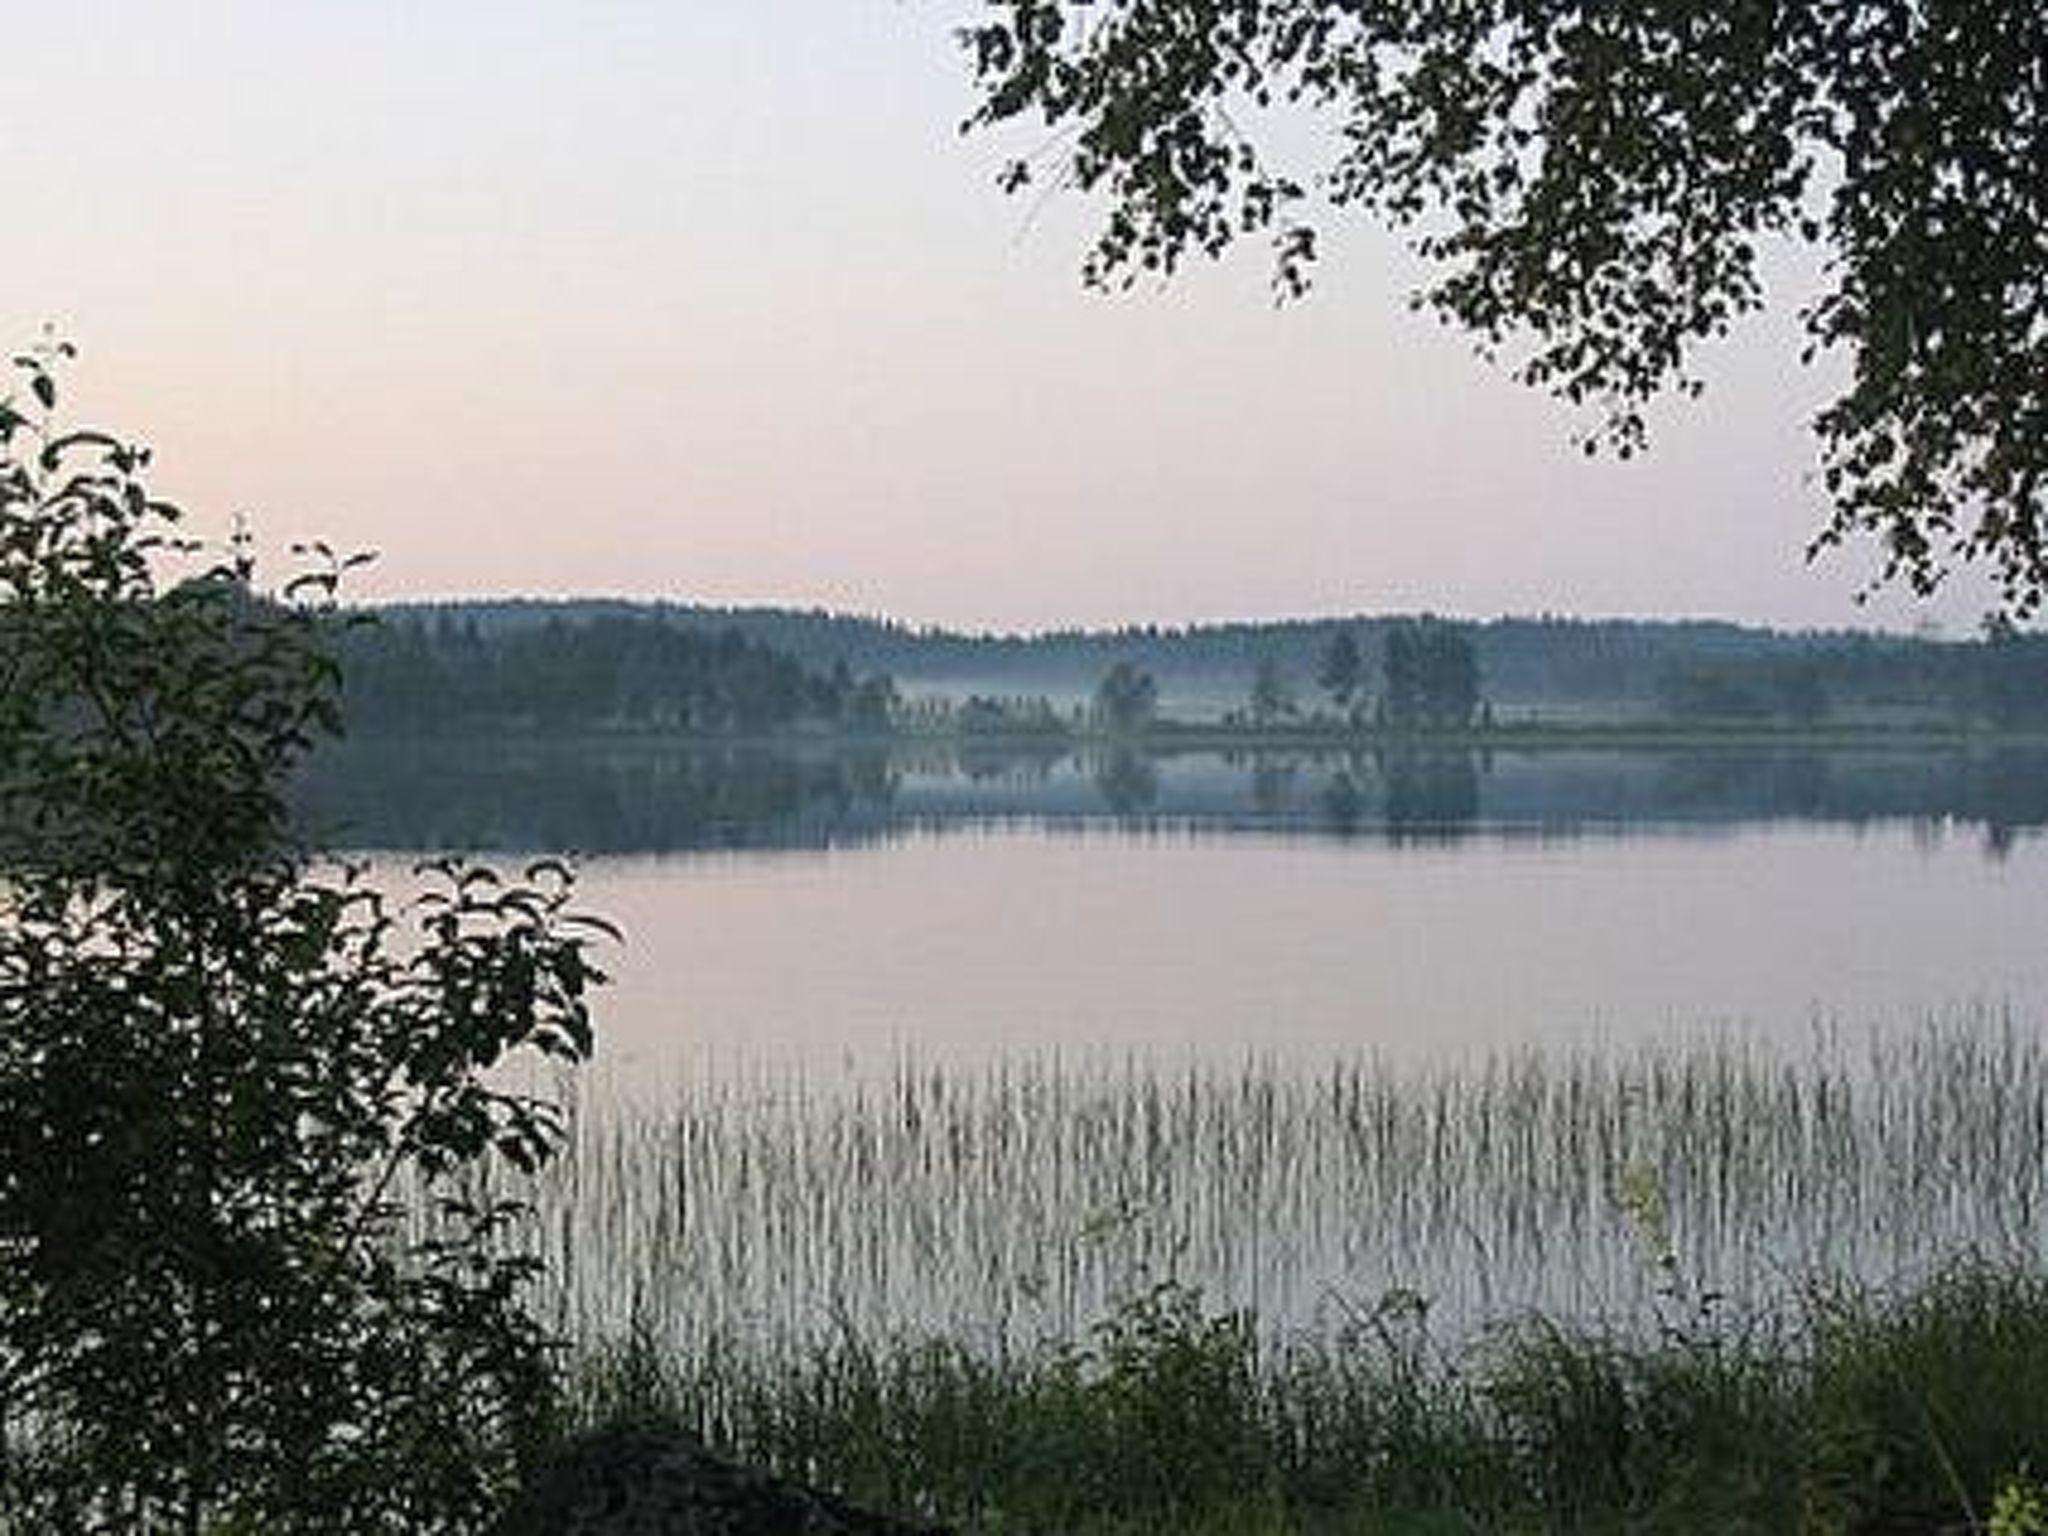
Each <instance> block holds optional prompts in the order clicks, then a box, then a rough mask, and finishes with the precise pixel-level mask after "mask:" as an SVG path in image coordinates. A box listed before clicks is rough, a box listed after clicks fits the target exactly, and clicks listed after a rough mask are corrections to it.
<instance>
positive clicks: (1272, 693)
mask: <svg viewBox="0 0 2048 1536" xmlns="http://www.w3.org/2000/svg"><path fill="white" fill-rule="evenodd" d="M1294 707H1295V706H1294V690H1293V689H1292V688H1290V687H1288V686H1287V678H1286V676H1285V674H1283V673H1282V672H1281V670H1280V663H1279V662H1277V661H1275V660H1274V659H1273V658H1272V657H1270V656H1261V657H1260V658H1259V664H1258V666H1257V667H1255V668H1254V669H1253V671H1252V693H1251V709H1252V724H1254V725H1257V726H1262V727H1263V726H1270V725H1276V724H1278V723H1279V722H1280V721H1282V720H1284V719H1286V718H1287V717H1288V716H1289V715H1291V714H1293V713H1294Z"/></svg>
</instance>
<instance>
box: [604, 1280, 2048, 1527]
mask: <svg viewBox="0 0 2048 1536" xmlns="http://www.w3.org/2000/svg"><path fill="white" fill-rule="evenodd" d="M1418 1323H1419V1318H1418V1315H1417V1314H1415V1313H1414V1312H1413V1311H1412V1309H1409V1308H1407V1307H1405V1306H1396V1307H1394V1308H1392V1309H1391V1310H1390V1311H1389V1312H1387V1313H1384V1314H1382V1315H1377V1316H1372V1317H1367V1318H1363V1319H1360V1320H1359V1326H1357V1327H1356V1328H1354V1329H1352V1330H1350V1331H1348V1332H1344V1333H1340V1334H1338V1335H1335V1336H1327V1337H1321V1338H1316V1339H1309V1338H1296V1339H1292V1340H1289V1341H1285V1342H1273V1341H1271V1340H1270V1339H1269V1338H1268V1337H1267V1336H1266V1335H1265V1334H1263V1333H1262V1331H1261V1330H1260V1329H1259V1328H1257V1327H1256V1326H1255V1325H1254V1324H1253V1323H1252V1321H1251V1320H1250V1319H1249V1318H1248V1317H1246V1316H1245V1315H1244V1314H1241V1313H1233V1312H1227V1311H1215V1310H1211V1309H1208V1308H1206V1307H1205V1306H1204V1305H1203V1304H1202V1301H1201V1298H1200V1296H1199V1294H1198V1293H1196V1292H1194V1291H1192V1290H1190V1289H1188V1288H1186V1287H1184V1286H1180V1285H1178V1284H1176V1283H1174V1282H1161V1283H1158V1284H1155V1285H1154V1286H1152V1287H1150V1288H1148V1289H1146V1290H1144V1291H1142V1292H1139V1293H1137V1294H1135V1295H1134V1296H1132V1297H1130V1298H1127V1299H1126V1300H1125V1301H1124V1303H1123V1304H1121V1305H1120V1306H1119V1307H1118V1308H1116V1309H1115V1310H1113V1311H1112V1312H1111V1313H1110V1314H1108V1315H1107V1316H1106V1317H1105V1318H1104V1319H1103V1320H1102V1321H1101V1322H1099V1323H1098V1324H1097V1325H1096V1326H1095V1327H1094V1328H1093V1329H1091V1330H1090V1331H1089V1333H1088V1335H1087V1336H1086V1338H1085V1339H1084V1340H1082V1341H1080V1342H1078V1343H1076V1344H1073V1345H1069V1346H1061V1347H1053V1346H1047V1347H1043V1348H1040V1349H1037V1350H1034V1351H1030V1352H1025V1353H1008V1354H1004V1353H995V1354H991V1353H985V1352H981V1351H978V1350H976V1349H973V1348H971V1347H968V1346H965V1345H962V1344H960V1343H958V1342H955V1341H948V1340H946V1339H945V1338H943V1337H928V1338H924V1339H919V1340H909V1339H905V1340H899V1341H896V1342H893V1343H889V1344H876V1343H872V1342H868V1341H862V1340H859V1339H857V1338H854V1337H851V1336H849V1337H845V1338H841V1339H838V1340H834V1341H828V1342H821V1343H820V1344H818V1345H817V1346H815V1347H814V1349H813V1350H812V1351H811V1352H810V1353H809V1354H807V1355H805V1356H803V1357H802V1358H800V1359H797V1360H794V1361H787V1360H786V1361H783V1362H780V1363H778V1364H777V1365H775V1366H773V1367H765V1368H764V1367H763V1366H762V1365H761V1364H760V1363H759V1362H758V1360H756V1359H754V1358H753V1357H749V1356H748V1355H746V1354H745V1353H744V1352H741V1353H725V1354H719V1353H714V1354H712V1355H709V1356H704V1357H686V1356H680V1355H677V1354H674V1353H672V1352H669V1351H667V1350H665V1349H663V1348H661V1347H660V1346H657V1345H655V1344H654V1343H653V1342H652V1341H650V1340H648V1339H646V1338H644V1337H642V1338H640V1339H638V1340H628V1341H625V1342H622V1343H617V1344H614V1345H611V1346H609V1347H605V1348H601V1349H597V1350H594V1351H592V1352H590V1353H588V1354H586V1355H585V1356H583V1357H582V1359H581V1360H580V1362H579V1365H578V1369H577V1370H576V1372H575V1373H574V1375H573V1377H572V1393H571V1404H570V1406H571V1416H572V1418H573V1419H574V1420H575V1421H576V1422H579V1423H590V1422H619V1421H622V1420H625V1421H633V1422H641V1423H647V1422H652V1423H661V1424H670V1425H675V1426H679V1427H685V1428H688V1429H690V1430H693V1431H694V1432H697V1433H699V1434H703V1435H705V1436H707V1437H708V1438H710V1439H712V1440H713V1441H715V1442H717V1443H720V1444H722V1445H724V1446H726V1447H727V1448H729V1449H730V1450H732V1451H734V1452H736V1453H738V1454H740V1455H743V1456H746V1457H750V1458H753V1459H756V1460H759V1461H762V1462H766V1463H768V1464H771V1465H774V1466H776V1467H778V1468H780V1469H781V1470H783V1471H785V1472H787V1473H790V1474H792V1475H796V1476H800V1477H803V1478H806V1479H810V1480H813V1481H816V1482H821V1483H825V1484H829V1485H831V1486H834V1487H837V1488H839V1489H842V1490H843V1491H845V1492H847V1493H849V1494H850V1495H852V1496H854V1497H856V1498H859V1499H862V1500H865V1501H868V1502H870V1503H873V1504H876V1505H878V1506H885V1507H889V1508H893V1509H897V1510H903V1511H916V1512H921V1513H924V1514H927V1515H931V1516H935V1517H939V1518H943V1519H946V1520H949V1521H952V1522H955V1523H957V1524H958V1525H959V1526H960V1527H961V1528H962V1529H964V1530H967V1531H971V1532H981V1533H991V1536H993V1533H1011V1532H1027V1531H1028V1532H1071V1533H1076V1536H1083V1533H1098V1532H1099V1533H1105V1536H1107V1533H1125V1532H1133V1533H1134V1532H1202V1531H1215V1532H1244V1533H1264V1532H1273V1533H1279V1532H1290V1533H1303V1536H1308V1533H1321V1532H1332V1533H1334V1532H1380V1531H1416V1532H1434V1531H1443V1532H1453V1531H1457V1532H1468V1531H1532V1532H1534V1531H1616V1532H1621V1531H1629V1532H1637V1531H1674V1532H1679V1531H1684V1532H1692V1531H1717V1532H1729V1531H1744V1530H1748V1531H1759V1532H1763V1531H1770V1532H1782V1531H1811V1532H1827V1531H1841V1532H1851V1531H1863V1530H1871V1531H1875V1530H1879V1529H1884V1530H1898V1531H1907V1530H1927V1531H1933V1530H1937V1529H1944V1528H1947V1529H1958V1530H1960V1529H1977V1528H1982V1527H1981V1522H1982V1521H1983V1519H1984V1518H1986V1517H1988V1514H1989V1512H1990V1511H1991V1510H1992V1509H1993V1508H1994V1506H1995V1505H1996V1504H1997V1503H1998V1501H1999V1499H2000V1495H2001V1492H2005V1493H2007V1495H2008V1502H2010V1494H2011V1491H2012V1490H2015V1489H2018V1490H2024V1489H2025V1488H2026V1487H2027V1484H2028V1480H2029V1471H2028V1469H2029V1468H2035V1467H2040V1466H2043V1465H2044V1464H2048V1394H2044V1393H2043V1392H2042V1391H2041V1389H2040V1383H2041V1382H2043V1381H2048V1280H2044V1278H2043V1276H2042V1275H2041V1274H2040V1272H2038V1271H2025V1270H2019V1269H2013V1268H2006V1267H1995V1266H1989V1265H1985V1264H1981V1263H1976V1262H1959V1263H1957V1264H1955V1265H1953V1266H1951V1267H1949V1268H1946V1269H1944V1270H1942V1271H1941V1272H1939V1273H1938V1274H1936V1275H1934V1276H1932V1277H1930V1278H1929V1279H1927V1280H1925V1281H1923V1282H1921V1283H1920V1284H1918V1285H1917V1286H1915V1287H1913V1288H1911V1289H1909V1290H1905V1291H1901V1292H1884V1291H1872V1290H1865V1289H1859V1288H1837V1289H1832V1290H1827V1291H1824V1292H1823V1291H1816V1292H1815V1293H1813V1294H1812V1295H1810V1296H1809V1297H1807V1298H1806V1299H1805V1300H1804V1301H1803V1302H1802V1303H1801V1304H1800V1305H1799V1306H1797V1307H1796V1308H1793V1309H1791V1310H1789V1311H1786V1312H1783V1313H1778V1314H1773V1315H1769V1316H1752V1317H1748V1318H1746V1319H1744V1320H1743V1322H1742V1324H1741V1325H1740V1326H1739V1327H1734V1326H1727V1325H1726V1324H1725V1323H1724V1324H1723V1325H1720V1326H1716V1327H1715V1328H1714V1329H1713V1330H1712V1331H1707V1332H1699V1333H1692V1334H1687V1333H1682V1332H1669V1333H1664V1334H1661V1335H1658V1336H1656V1337H1654V1338H1649V1339H1643V1338H1639V1337H1633V1336H1625V1335H1621V1334H1617V1333H1615V1332H1612V1331H1608V1330H1603V1329H1595V1328H1582V1327H1571V1326H1567V1325H1561V1324H1558V1323H1555V1322H1551V1321H1548V1320H1545V1319H1542V1318H1538V1317H1528V1318H1524V1319H1522V1320H1520V1321H1518V1322H1516V1323H1513V1324H1511V1325H1505V1326H1502V1327H1500V1328H1497V1329H1493V1330H1488V1331H1486V1332H1484V1333H1483V1334H1482V1335H1480V1336H1477V1337H1475V1338H1473V1339H1471V1340H1468V1341H1467V1342H1466V1343H1465V1344H1464V1345H1462V1346H1458V1347H1455V1348H1451V1347H1442V1348H1440V1347H1438V1346H1437V1345H1436V1344H1435V1343H1434V1342H1433V1341H1432V1340H1431V1339H1430V1338H1429V1336H1428V1334H1427V1332H1426V1330H1423V1329H1421V1328H1419V1326H1418ZM2013 1529H2015V1530H2022V1529H2024V1526H2015V1527H2013Z"/></svg>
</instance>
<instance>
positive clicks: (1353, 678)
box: [1316, 627, 1365, 715]
mask: <svg viewBox="0 0 2048 1536" xmlns="http://www.w3.org/2000/svg"><path fill="white" fill-rule="evenodd" d="M1316 682H1317V683H1318V684H1319V685H1320V686H1321V688H1322V690H1323V691H1324V692H1325V693H1327V694H1328V695H1329V696H1330V702H1331V703H1332V704H1334V705H1336V707H1337V713H1338V714H1340V715H1349V714H1350V713H1351V710H1352V701H1353V700H1354V699H1357V698H1358V697H1359V693H1360V689H1361V687H1362V685H1363V684H1364V682H1365V653H1364V652H1363V651H1361V650H1360V649H1359V645H1358V636H1357V634H1356V633H1355V632H1354V631H1352V630H1351V629H1349V628H1348V627H1347V628H1344V629H1340V630H1338V631H1337V632H1336V633H1335V634H1334V635H1332V636H1330V643H1329V644H1328V645H1327V646H1325V647H1324V649H1323V654H1322V658H1321V660H1320V662H1319V663H1318V665H1317V668H1316Z"/></svg>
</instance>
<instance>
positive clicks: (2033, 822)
mask: <svg viewBox="0 0 2048 1536" xmlns="http://www.w3.org/2000/svg"><path fill="white" fill-rule="evenodd" d="M299 807H300V811H301V816H302V820H303V821H304V822H305V823H306V824H307V825H308V826H309V828H310V829H312V830H313V831H315V832H316V833H317V834H318V835H320V836H322V837H324V838H327V839H329V840H332V841H336V842H339V843H342V844H344V845H347V846H355V847H371V848H393V849H429V848H477V849H502V850H510V851H523V850H532V849H561V848H567V849H575V850H579V851H584V852H591V853H625V852H669V851H686V850H691V849H715V848H816V847H828V846H834V845H840V844H847V843H857V842H864V841H872V840H877V839H886V838H890V837H894V836H900V835H902V834H903V833H905V832H907V831H909V830H912V829H918V830H930V829H934V828H937V829H944V828H946V827H948V826H955V825H961V826H966V825H975V826H979V825H987V824H990V823H1003V822H1024V823H1041V824H1052V825H1060V824H1081V823H1087V822H1090V821H1103V820H1107V821H1111V822H1114V823H1117V824H1121V825H1127V826H1140V825H1142V826H1144V827H1147V828H1152V829H1158V828H1161V827H1172V828H1176V829H1183V830H1198V831H1214V832H1219V833H1221V832H1231V831H1245V830H1256V831H1260V832H1268V833H1271V832H1281V833H1289V834H1302V835H1317V836H1328V837H1335V838H1348V837H1355V836H1359V835H1361V834H1370V835H1377V836H1383V837H1385V838H1387V839H1389V840H1390V841H1395V842H1408V841H1419V842H1448V841H1455V840H1458V839H1460V838H1464V837H1469V836H1471V835H1473V834H1475V833H1485V834H1498V835H1510V836H1512V835H1526V834H1529V833H1532V832H1533V833H1539V834H1541V835H1544V836H1547V837H1557V836H1572V835H1577V834H1584V833H1588V832H1596V831H1604V832H1611V831H1614V830H1617V829H1622V828H1626V827H1628V826H1631V825H1658V826H1685V825H1697V826H1723V825H1739V824H1746V823H1753V822H1766V821H1785V820H1794V821H1811V822H1844V823H1850V824H1861V823H1866V822H1880V821H1903V822H1914V823H1920V824H1924V825H1925V826H1927V827H1928V828H1929V829H1930V830H1931V831H1934V832H1939V831H1940V830H1941V829H1943V828H1946V827H1949V826H1952V825H1963V826H1967V827H1970V828H1974V829H1977V830H1978V832H1979V833H1980V835H1981V837H1982V840H1983V845H1984V849H1985V851H1986V853H1987V854H1988V855H1990V856H1993V857H1997V856H2001V855H2002V854H2003V853H2004V852H2005V851H2007V850H2009V849H2010V848H2011V847H2012V845H2013V843H2014V841H2015V839H2016V838H2018V837H2019V836H2022V835H2024V834H2026V833H2029V832H2032V831H2035V830H2037V829H2039V828H2040V827H2042V826H2043V825H2048V748H2041V747H2010V746H2009V747H2004V748H1999V749H1995V750H1983V751H1972V750H1927V749H1920V750H1911V749H1898V750H1880V749H1859V750H1854V751H1803V750H1798V749H1792V748H1781V749H1769V750H1721V751H1687V752H1679V751H1661V752H1642V751H1622V750H1611V751H1597V750H1573V751H1540V752H1539V751H1520V752H1477V751H1470V750H1462V749H1458V750H1451V749H1442V748H1431V747H1427V746H1409V747H1402V748H1382V749H1379V750H1371V751H1365V750H1360V751H1350V752H1338V751H1310V750H1297V751H1278V750H1255V751H1244V752H1230V753H1225V752H1215V751H1186V752H1164V753H1161V752H1148V751H1145V750H1143V749H1141V748H1137V747H1130V746H1120V747H1115V748H1080V749H1075V748H1070V747H1067V746H1064V745H1061V744H1058V743H1047V742H1026V743H1020V744H1008V743H997V742H989V741H972V742H964V743H959V744H953V743H941V742H926V743H913V744H909V745H896V746H868V747H864V748H859V749H851V750H841V749H837V748H835V747H833V746H831V745H829V744H825V743H820V744H817V745H815V746H807V747H803V748H790V747H776V746H732V745H725V746H704V745H700V744H689V743H677V742H663V741H657V740H631V741H598V742H592V741H555V742H548V741H529V740H520V741H511V742H508V741H503V740H499V741H488V742H486V741H434V742H408V743H388V742H384V743H363V744H346V743H345V744H341V745H337V746H335V747H333V748H330V749H328V750H327V751H326V752H324V753H323V754H322V755H321V756H320V757H319V758H318V759H317V760H316V761H315V762H314V763H313V764H312V765H311V766H310V768H309V769H308V770H307V772H306V773H305V775H304V776H303V778H302V780H301V782H300V785H299Z"/></svg>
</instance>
